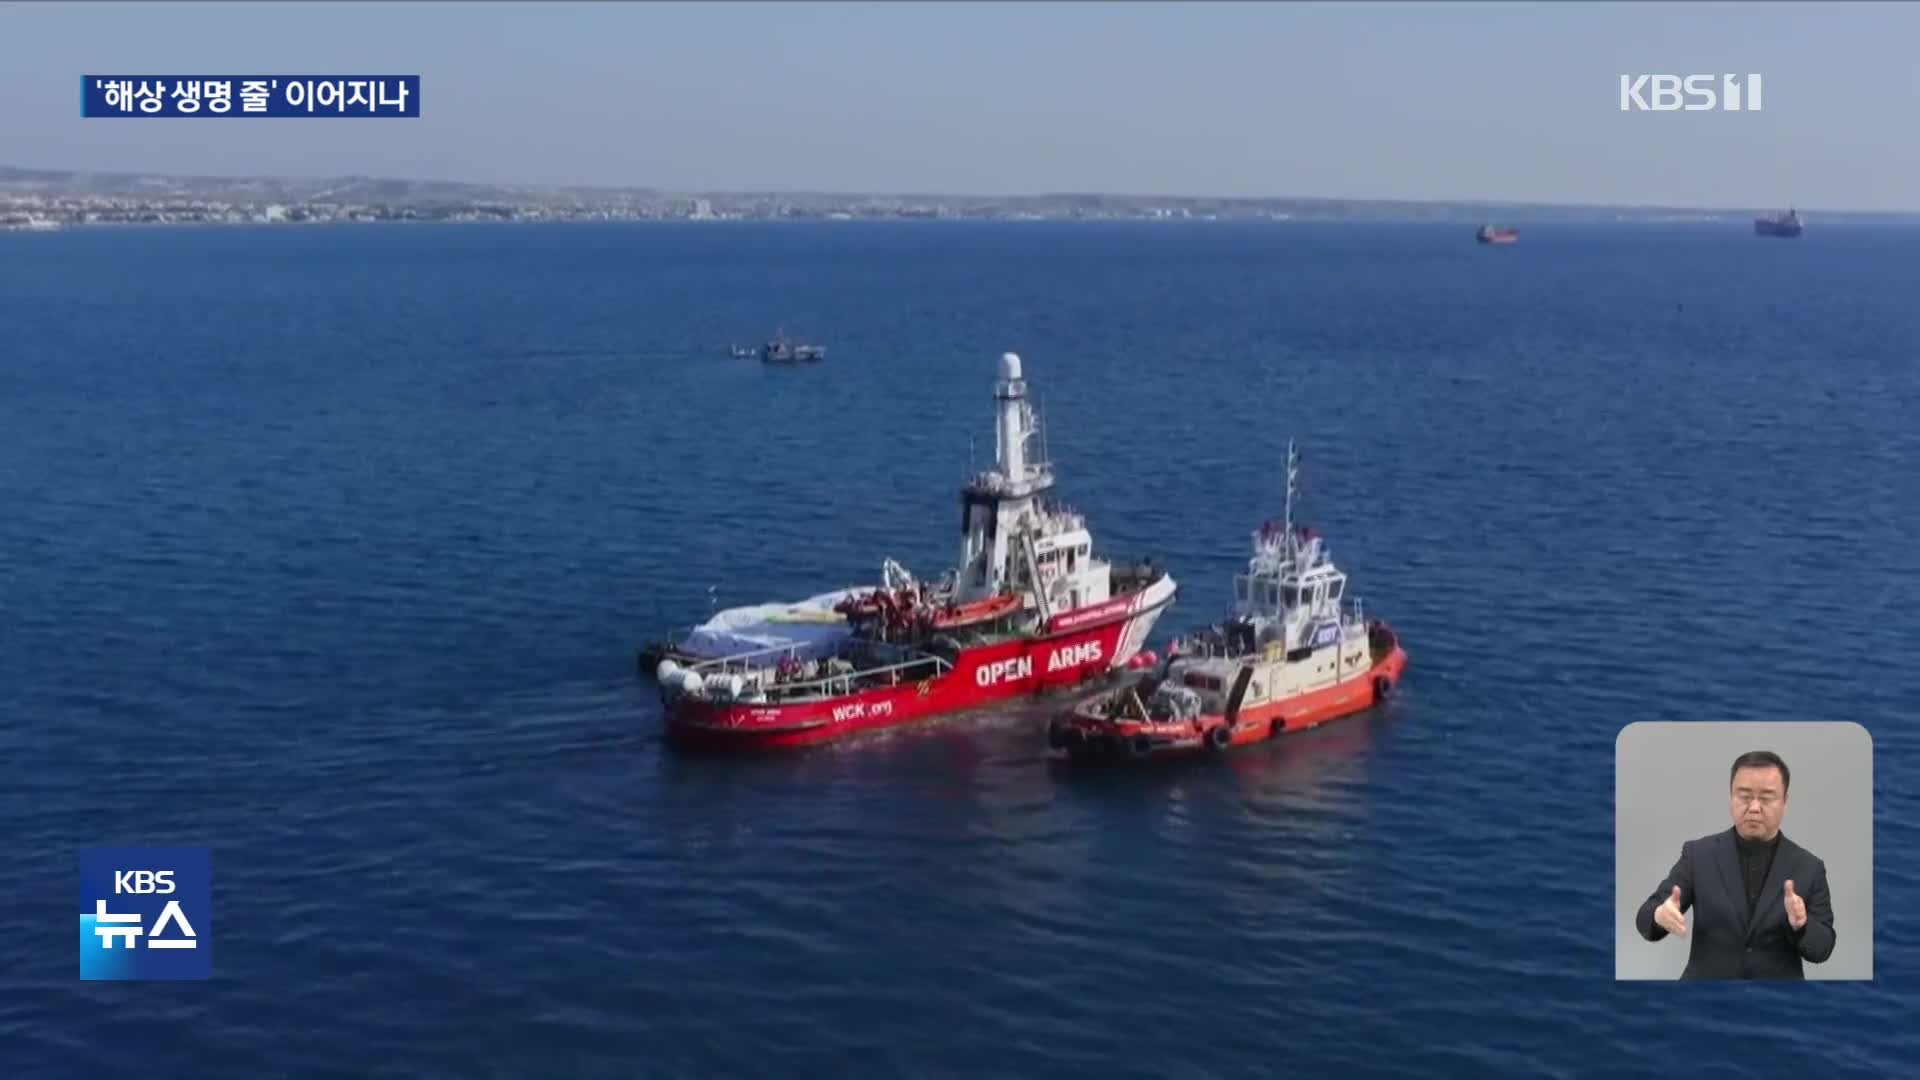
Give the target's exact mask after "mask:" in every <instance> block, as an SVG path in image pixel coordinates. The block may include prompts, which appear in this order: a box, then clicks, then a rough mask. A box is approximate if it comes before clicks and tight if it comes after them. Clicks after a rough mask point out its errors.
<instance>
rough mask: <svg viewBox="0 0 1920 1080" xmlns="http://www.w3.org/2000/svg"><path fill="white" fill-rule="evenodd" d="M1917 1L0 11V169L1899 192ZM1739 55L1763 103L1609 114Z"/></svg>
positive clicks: (1721, 197)
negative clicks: (144, 117) (292, 103)
mask: <svg viewBox="0 0 1920 1080" xmlns="http://www.w3.org/2000/svg"><path fill="white" fill-rule="evenodd" d="M1917 52H1920V5H1913V4H1894V3H1869V4H1851V5H1850V4H1837V3H1816V4H1805V5H1800V4H1786V3H1777V4H1776V3H1747V4H1704V5H1670V4H1662V3H1619V4H1564V3H1537V4H1530V3H1520V2H1511V3H1490V4H1447V3H1437V2H1435V3H1418V4H1388V3H1339V4H1325V5H1320V4H1304V3H1300V4H1261V3H1230V4H1196V3H1186V4H1165V5H1162V4H1150V3H1105V2H1097V0H1096V2H1085V3H1072V4H1057V5H1054V4H1030V3H974V4H964V5H963V4H954V5H941V4H924V3H896V4H887V3H865V4H808V3H780V4H747V3H706V4H686V5H676V4H665V3H597V4H577V5H570V4H558V3H555V4H541V5H538V6H535V5H512V4H489V3H459V2H443V3H432V4H418V5H400V4H375V3H338V4H328V5H317V4H316V5H296V4H280V3H275V4H267V3H260V4H246V3H208V4H160V3H141V4H128V5H110V4H97V3H75V4H71V5H60V4H52V3H32V4H8V5H3V6H0V164H12V165H22V166H32V167H48V168H81V169H95V170H103V171H108V170H113V171H119V170H125V171H143V172H199V173H211V174H245V173H269V174H277V175H300V176H309V175H315V176H325V175H334V174H342V173H365V174H374V175H383V176H404V177H415V178H432V179H449V180H479V181H491V182H507V183H511V182H523V183H591V184H616V185H657V186H662V187H668V188H675V189H682V190H686V189H697V188H708V189H744V188H785V189H813V190H835V191H890V192H926V193H939V192H968V193H982V194H990V193H1006V192H1052V191H1104V192H1116V193H1146V194H1199V195H1209V194H1210V195H1327V196H1350V197H1381V198H1391V197H1404V198H1436V199H1456V198H1461V199H1468V198H1487V199H1513V200H1538V201H1570V202H1629V203H1633V202H1638V203H1678V204H1688V205H1701V206H1774V205H1784V204H1787V203H1789V202H1791V203H1795V204H1797V205H1800V206H1810V207H1827V208H1851V209H1908V210H1913V209H1920V63H1917V62H1916V60H1915V57H1916V53H1917ZM1622 72H1650V73H1658V72H1671V73H1676V74H1687V73H1695V72H1701V73H1712V72H1739V73H1745V72H1759V73H1761V74H1762V75H1763V77H1764V80H1765V85H1766V95H1765V109H1764V111H1763V112H1760V113H1739V114H1734V113H1721V112H1712V113H1708V112H1700V113H1622V112H1620V111H1619V82H1618V76H1619V74H1620V73H1622ZM251 73H264V74H282V73H286V74H390V73H405V74H415V73H417V74H419V75H421V76H422V77H423V80H424V81H423V86H424V92H423V94H422V103H423V105H424V113H425V115H424V116H423V118H422V119H419V120H380V121H374V120H363V121H339V120H326V121H319V120H315V121H305V122H302V121H299V120H255V121H251V122H243V121H228V122H211V121H209V122H196V121H188V120H176V121H159V122H149V123H139V122H137V121H111V120H90V121H83V120H81V119H80V118H79V115H78V114H79V108H78V101H77V87H78V80H79V76H80V75H82V74H251Z"/></svg>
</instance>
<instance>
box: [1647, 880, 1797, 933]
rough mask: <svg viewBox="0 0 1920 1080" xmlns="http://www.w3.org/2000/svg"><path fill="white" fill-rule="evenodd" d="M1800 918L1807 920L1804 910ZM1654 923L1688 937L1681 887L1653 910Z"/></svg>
mask: <svg viewBox="0 0 1920 1080" xmlns="http://www.w3.org/2000/svg"><path fill="white" fill-rule="evenodd" d="M1788 894H1789V895H1791V894H1792V892H1791V889H1789V892H1788ZM1800 918H1801V921H1803V922H1804V921H1805V920H1806V913H1805V911H1804V910H1803V911H1802V912H1801V915H1800ZM1653 921H1654V922H1656V923H1658V924H1660V927H1661V928H1662V929H1664V930H1665V931H1666V932H1667V933H1669V934H1679V935H1680V936H1681V937H1686V936H1687V917H1686V916H1685V915H1683V914H1681V913H1680V886H1678V885H1675V886H1674V887H1673V895H1672V896H1669V897H1667V899H1666V902H1665V903H1663V904H1661V905H1660V906H1659V907H1657V908H1654V909H1653Z"/></svg>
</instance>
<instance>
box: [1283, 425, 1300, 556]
mask: <svg viewBox="0 0 1920 1080" xmlns="http://www.w3.org/2000/svg"><path fill="white" fill-rule="evenodd" d="M1299 475H1300V455H1299V454H1298V453H1296V452H1295V451H1294V449H1293V440H1292V439H1288V440H1287V516H1286V530H1287V531H1286V532H1285V533H1283V534H1282V535H1284V536H1285V537H1286V538H1287V545H1288V546H1289V547H1291V546H1292V545H1293V497H1294V493H1295V492H1296V491H1297V490H1298V478H1299Z"/></svg>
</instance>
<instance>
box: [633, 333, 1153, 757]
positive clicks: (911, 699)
mask: <svg viewBox="0 0 1920 1080" xmlns="http://www.w3.org/2000/svg"><path fill="white" fill-rule="evenodd" d="M1000 365H1001V371H1000V374H1001V378H1000V380H999V382H998V383H997V385H996V387H995V390H994V401H995V406H996V410H997V413H998V424H997V429H996V432H995V434H996V436H997V444H998V453H997V460H996V463H995V466H994V467H993V468H991V469H988V470H986V471H984V472H981V473H979V474H978V475H976V476H974V477H973V479H972V480H971V481H969V482H968V483H967V484H966V485H965V486H964V487H963V488H962V489H961V537H962V539H961V545H960V559H959V562H958V564H957V566H956V567H955V568H954V569H952V570H949V571H948V572H947V573H946V575H945V576H944V577H943V578H942V579H941V580H940V582H938V583H937V584H935V585H931V586H929V585H928V584H926V583H924V582H917V581H914V580H913V578H912V576H911V575H909V574H907V573H906V572H905V571H904V570H902V569H900V568H899V567H898V565H897V564H895V563H893V562H892V561H891V560H889V561H888V562H887V563H886V565H885V573H884V574H883V584H882V585H881V586H880V587H878V588H873V589H867V590H862V591H858V592H855V593H853V594H852V595H849V596H847V597H846V598H845V599H843V600H841V601H840V602H839V603H838V604H836V605H835V607H834V610H835V611H837V612H839V613H840V614H841V615H842V616H844V617H845V619H846V620H847V624H848V628H849V630H850V633H848V634H847V635H846V636H845V637H844V638H841V639H839V640H836V641H834V642H832V643H830V644H829V645H828V646H827V647H826V648H825V649H824V650H820V649H816V650H812V651H811V652H807V651H803V650H800V649H797V648H795V647H792V646H783V647H776V648H772V649H763V650H759V651H754V652H747V653H741V654H738V655H733V656H725V657H720V658H716V659H711V660H706V661H703V662H700V663H695V664H691V665H687V666H682V665H681V664H679V663H677V662H675V661H674V660H671V659H669V660H664V661H662V662H661V663H660V665H659V667H658V669H657V672H656V677H657V679H658V681H659V684H660V694H661V700H662V702H663V704H664V705H665V707H666V714H667V720H666V725H667V733H668V736H669V737H670V738H671V739H673V740H674V741H675V742H677V743H681V744H692V745H705V746H710V747H723V748H743V749H744V748H758V747H777V746H794V745H801V744H807V743H817V742H821V741H824V740H827V739H832V738H835V737H837V736H841V735H846V734H849V733H852V732H856V731H863V730H871V729H876V728H885V727H893V726H897V725H900V724H905V723H909V722H912V721H916V720H921V719H926V718H929V717H933V716H936V715H940V714H944V713H952V712H958V711H961V710H965V709H973V708H976V707H979V706H982V705H988V704H991V703H993V702H996V701H1002V700H1006V699H1009V698H1013V697H1016V696H1020V695H1028V694H1034V693H1039V692H1041V691H1048V690H1055V689H1060V688H1067V687H1075V686H1083V685H1085V684H1087V683H1089V682H1091V681H1092V680H1095V679H1099V678H1103V677H1105V676H1107V675H1108V674H1109V673H1111V672H1113V671H1115V670H1117V669H1122V668H1127V667H1137V666H1139V665H1140V664H1141V663H1142V662H1151V661H1152V660H1153V659H1154V658H1153V656H1152V654H1151V653H1142V652H1141V650H1142V648H1143V647H1144V646H1145V644H1146V640H1147V634H1148V633H1149V632H1150V631H1151V630H1152V628H1153V624H1154V622H1155V621H1156V620H1157V619H1159V617H1160V615H1161V613H1162V612H1163V611H1165V610H1166V608H1167V606H1168V605H1169V604H1171V603H1172V602H1173V598H1174V593H1175V591H1176V586H1175V583H1174V580H1173V578H1172V577H1171V576H1170V575H1168V574H1167V573H1166V572H1165V571H1164V570H1159V569H1156V568H1155V567H1154V566H1153V563H1152V561H1151V560H1148V561H1147V562H1146V563H1144V564H1142V565H1139V566H1130V567H1115V566H1113V565H1112V564H1110V563H1109V562H1107V561H1106V560H1105V559H1103V558H1101V557H1100V556H1098V555H1096V554H1095V553H1094V551H1093V538H1092V535H1091V533H1090V532H1089V531H1088V528H1087V524H1086V521H1085V519H1084V518H1083V517H1081V515H1079V514H1077V513H1075V512H1073V511H1072V510H1070V509H1067V508H1065V507H1063V506H1059V505H1057V504H1054V503H1052V502H1050V501H1048V500H1046V499H1045V498H1043V496H1044V495H1045V493H1046V492H1048V491H1049V490H1050V489H1051V488H1052V487H1053V483H1054V476H1053V469H1052V466H1051V465H1050V464H1048V463H1046V462H1043V461H1037V460H1029V458H1028V453H1027V451H1028V443H1029V441H1030V440H1031V439H1032V438H1033V436H1034V434H1035V427H1034V422H1033V410H1032V406H1031V404H1030V403H1029V401H1028V398H1027V384H1026V380H1025V379H1023V378H1022V377H1021V371H1020V358H1019V357H1018V356H1016V355H1014V354H1013V353H1007V354H1005V355H1004V356H1002V357H1001V360H1000Z"/></svg>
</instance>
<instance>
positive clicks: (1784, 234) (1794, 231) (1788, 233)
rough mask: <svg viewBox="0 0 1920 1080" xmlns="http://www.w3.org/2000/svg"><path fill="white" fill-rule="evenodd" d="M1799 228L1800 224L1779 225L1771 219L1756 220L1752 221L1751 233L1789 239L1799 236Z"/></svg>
mask: <svg viewBox="0 0 1920 1080" xmlns="http://www.w3.org/2000/svg"><path fill="white" fill-rule="evenodd" d="M1801 228H1802V226H1799V225H1781V224H1777V223H1775V222H1771V221H1756V222H1754V223H1753V233H1754V235H1755V236H1777V237H1780V238H1782V239H1791V238H1793V237H1796V236H1799V235H1800V232H1801Z"/></svg>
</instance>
